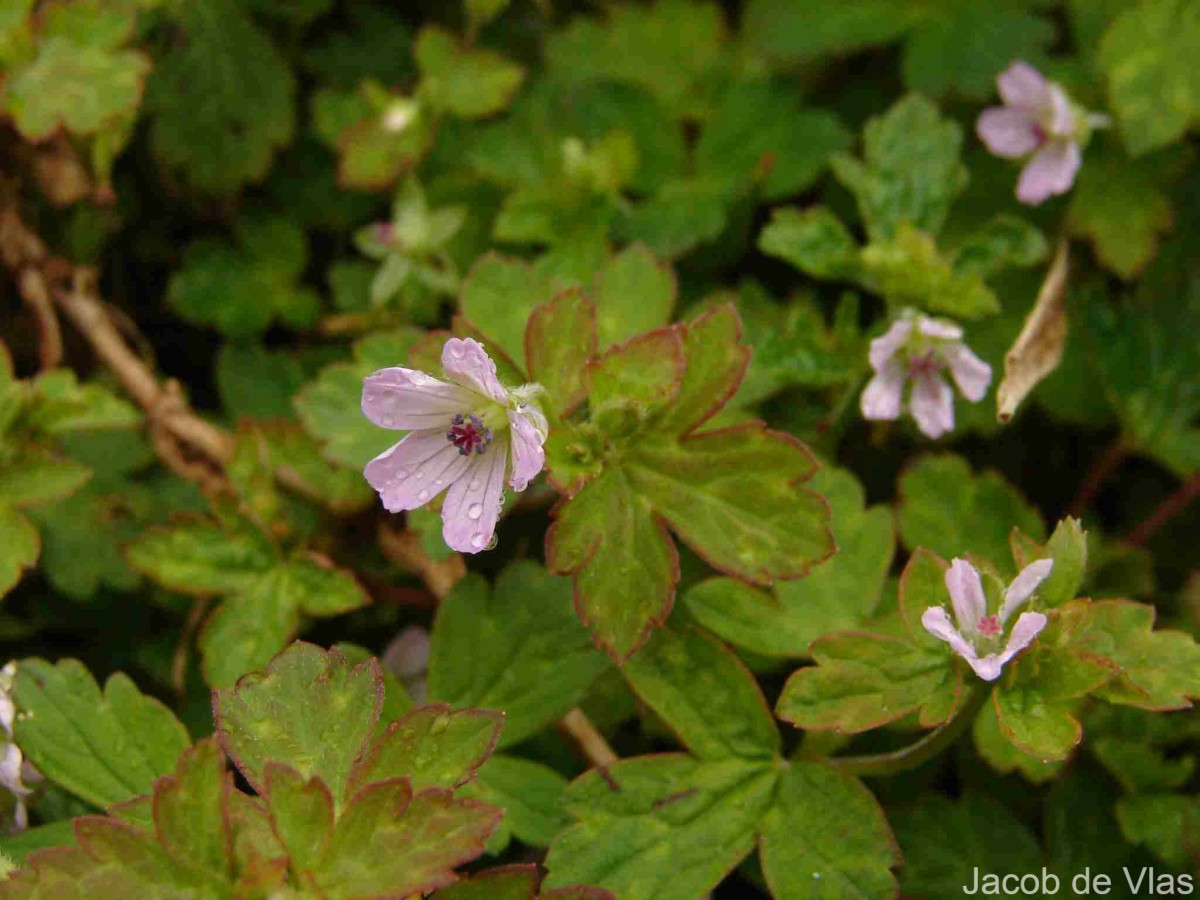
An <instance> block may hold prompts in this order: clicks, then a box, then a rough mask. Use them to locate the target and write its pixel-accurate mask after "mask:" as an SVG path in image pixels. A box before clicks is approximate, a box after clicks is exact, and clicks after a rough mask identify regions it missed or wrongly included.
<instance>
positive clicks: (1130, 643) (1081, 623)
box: [1062, 600, 1200, 711]
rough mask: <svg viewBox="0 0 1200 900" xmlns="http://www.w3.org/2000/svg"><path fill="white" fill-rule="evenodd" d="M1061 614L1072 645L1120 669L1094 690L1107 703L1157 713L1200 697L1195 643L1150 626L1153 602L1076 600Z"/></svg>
mask: <svg viewBox="0 0 1200 900" xmlns="http://www.w3.org/2000/svg"><path fill="white" fill-rule="evenodd" d="M1062 615H1063V618H1064V626H1063V627H1064V631H1066V632H1067V633H1068V636H1069V638H1068V639H1069V641H1070V644H1071V646H1072V647H1073V648H1076V649H1077V650H1078V651H1079V652H1081V653H1086V654H1088V655H1090V656H1095V657H1099V658H1101V659H1103V660H1106V661H1107V662H1109V663H1110V664H1111V665H1113V666H1115V667H1117V669H1118V670H1119V674H1118V676H1117V677H1116V678H1115V679H1113V680H1112V681H1111V682H1110V683H1108V684H1107V685H1105V686H1104V687H1103V688H1101V690H1100V691H1099V695H1100V696H1101V697H1103V698H1104V699H1106V700H1108V701H1109V702H1111V703H1122V704H1126V705H1129V706H1138V707H1141V708H1143V709H1150V710H1160V711H1161V710H1169V709H1185V708H1187V707H1189V706H1191V705H1192V704H1191V700H1192V699H1193V698H1196V697H1200V645H1197V643H1196V641H1195V639H1194V638H1193V637H1192V636H1191V635H1190V634H1187V633H1186V632H1183V631H1168V630H1164V631H1154V630H1152V629H1153V627H1154V617H1155V608H1154V607H1153V606H1147V605H1145V604H1142V603H1131V602H1129V601H1127V600H1105V601H1101V602H1098V603H1088V602H1086V601H1082V600H1081V601H1078V602H1075V603H1070V604H1068V605H1067V606H1066V607H1064V608H1063V610H1062Z"/></svg>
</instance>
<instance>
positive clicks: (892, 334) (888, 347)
mask: <svg viewBox="0 0 1200 900" xmlns="http://www.w3.org/2000/svg"><path fill="white" fill-rule="evenodd" d="M910 334H912V321H911V320H910V319H897V320H896V321H895V322H893V323H892V326H891V327H890V328H889V329H888V330H887V331H885V332H884V333H883V334H882V335H880V336H879V337H877V338H875V340H873V341H871V349H870V350H869V351H868V352H867V359H868V360H869V361H870V363H871V368H872V369H874V370H875V371H876V372H878V371H879V370H880V369H882V368H883V367H884V366H885V365H887V364H888V362H889V361H890V360H891V359H892V357H893V356H895V355H896V351H897V350H899V349H900V348H901V347H902V346H904V342H905V341H907V340H908V336H909V335H910Z"/></svg>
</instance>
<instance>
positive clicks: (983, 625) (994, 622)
mask: <svg viewBox="0 0 1200 900" xmlns="http://www.w3.org/2000/svg"><path fill="white" fill-rule="evenodd" d="M979 633H980V634H982V635H983V636H984V637H995V636H996V635H998V634H999V633H1000V617H999V616H984V617H983V618H981V619H980V620H979Z"/></svg>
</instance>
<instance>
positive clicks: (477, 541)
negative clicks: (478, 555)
mask: <svg viewBox="0 0 1200 900" xmlns="http://www.w3.org/2000/svg"><path fill="white" fill-rule="evenodd" d="M484 540H485V539H484V535H483V532H482V531H477V532H475V533H474V534H473V535H471V546H472V547H474V548H475V549H479V548H480V547H482V546H483V543H484Z"/></svg>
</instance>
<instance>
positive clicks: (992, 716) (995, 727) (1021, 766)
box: [971, 703, 1067, 784]
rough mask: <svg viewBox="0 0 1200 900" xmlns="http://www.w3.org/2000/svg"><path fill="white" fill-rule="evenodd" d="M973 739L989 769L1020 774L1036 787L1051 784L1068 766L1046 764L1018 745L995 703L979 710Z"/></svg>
mask: <svg viewBox="0 0 1200 900" xmlns="http://www.w3.org/2000/svg"><path fill="white" fill-rule="evenodd" d="M971 736H972V737H973V738H974V741H975V750H976V752H978V753H979V755H980V757H982V758H983V760H984V761H985V762H986V763H987V764H988V765H989V766H991V767H992V768H993V769H995V770H996V771H997V772H1000V773H1002V774H1005V775H1007V774H1009V773H1010V772H1020V773H1021V775H1022V776H1024V778H1025V779H1026V780H1027V781H1030V782H1033V783H1034V784H1042V783H1044V782H1047V781H1050V780H1051V779H1052V778H1054V777H1056V776H1057V775H1058V774H1059V772H1061V771H1062V768H1063V766H1064V765H1065V764H1066V763H1067V760H1064V759H1059V760H1055V761H1054V762H1042V760H1040V759H1038V758H1036V757H1034V756H1030V755H1029V754H1028V753H1026V752H1025V751H1024V750H1021V749H1019V748H1018V747H1016V746H1014V745H1013V743H1012V741H1010V740H1009V739H1008V738H1007V737H1006V736H1005V734H1004V732H1003V731H1001V729H1000V719H999V717H998V714H997V712H996V704H994V703H988V704H986V705H984V707H983V709H981V710H980V711H979V715H977V716H976V717H975V722H974V724H973V725H972V727H971Z"/></svg>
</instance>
